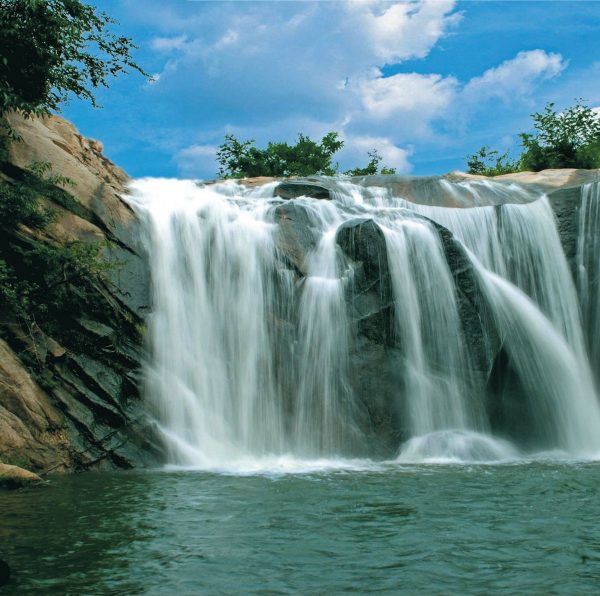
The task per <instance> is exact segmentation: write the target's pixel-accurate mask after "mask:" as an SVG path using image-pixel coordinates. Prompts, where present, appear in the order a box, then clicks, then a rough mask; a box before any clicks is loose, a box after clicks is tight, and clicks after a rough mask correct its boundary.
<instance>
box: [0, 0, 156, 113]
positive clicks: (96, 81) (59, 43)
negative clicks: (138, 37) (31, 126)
mask: <svg viewBox="0 0 600 596" xmlns="http://www.w3.org/2000/svg"><path fill="white" fill-rule="evenodd" d="M114 24H115V21H114V20H113V19H111V18H110V17H109V16H108V15H106V13H104V12H99V11H98V9H97V8H95V7H94V6H91V5H89V4H86V3H84V2H82V1H80V0H0V52H1V54H0V114H4V113H5V112H7V111H8V110H19V111H21V112H22V113H23V114H24V115H26V116H28V115H32V114H45V113H47V112H49V111H50V110H58V109H59V107H60V105H61V104H62V103H64V102H65V101H66V100H67V99H68V97H69V95H70V94H73V95H75V96H76V97H79V98H82V99H85V100H88V101H90V102H91V103H92V105H94V106H96V105H97V103H96V98H95V95H94V91H95V90H96V89H97V88H99V87H106V86H107V82H108V80H109V78H110V77H112V76H116V75H118V74H119V73H122V72H126V71H128V70H134V71H137V72H139V73H141V74H143V75H144V76H147V74H146V73H145V72H144V71H143V69H142V68H141V67H140V66H138V65H137V64H136V63H135V62H134V60H133V58H132V56H131V50H132V49H134V48H135V47H136V46H134V45H133V43H132V41H131V40H130V39H129V38H126V37H120V36H117V35H115V34H113V33H112V32H111V31H110V29H109V27H110V26H111V25H114Z"/></svg>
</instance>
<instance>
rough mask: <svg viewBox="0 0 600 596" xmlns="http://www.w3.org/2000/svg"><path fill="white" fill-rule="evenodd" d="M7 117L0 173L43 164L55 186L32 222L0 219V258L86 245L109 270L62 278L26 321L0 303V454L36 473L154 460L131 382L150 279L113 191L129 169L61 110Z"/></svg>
mask: <svg viewBox="0 0 600 596" xmlns="http://www.w3.org/2000/svg"><path fill="white" fill-rule="evenodd" d="M10 124H11V126H12V127H13V129H14V130H15V131H16V132H17V133H18V134H19V136H20V137H21V140H20V141H17V142H12V143H10V144H9V146H8V155H7V157H6V159H5V160H4V162H3V163H2V165H1V172H0V175H1V177H2V183H3V184H14V183H16V182H19V183H20V184H21V186H20V187H19V188H23V186H22V185H23V184H27V182H26V181H27V178H26V173H27V171H28V170H30V169H31V168H32V167H33V168H35V167H36V164H37V167H38V168H39V167H40V164H43V166H42V169H43V170H44V171H47V175H48V177H49V178H50V177H52V176H56V175H59V176H60V178H59V179H58V180H57V182H56V184H57V185H58V186H59V187H61V188H62V190H63V191H64V192H61V193H56V194H53V195H52V196H51V197H48V196H42V197H41V201H42V204H43V205H44V206H45V207H47V208H49V209H51V210H52V212H53V213H54V218H53V222H52V223H51V224H50V225H49V226H47V227H45V228H44V229H43V230H41V231H40V230H35V229H32V228H28V227H27V226H23V225H20V226H18V227H17V228H16V229H15V228H14V227H11V226H8V225H6V222H0V223H1V224H2V227H3V230H2V234H3V238H2V241H1V250H2V256H3V257H4V258H5V259H8V260H10V262H11V263H12V264H13V266H15V267H21V266H23V267H32V268H36V267H43V263H40V262H37V261H36V257H35V255H36V254H38V253H39V252H40V249H43V247H47V246H53V247H56V246H58V247H60V246H74V245H76V246H80V245H81V246H84V245H91V246H94V245H95V246H98V247H100V250H101V260H102V261H103V262H104V263H106V264H107V268H106V274H105V275H104V276H102V277H98V278H89V279H79V280H77V281H76V282H70V281H67V282H66V283H68V286H69V287H68V288H67V292H68V296H69V300H68V301H67V302H65V303H63V304H57V305H53V307H52V311H51V317H49V319H50V318H51V320H44V321H43V322H42V321H37V320H35V321H29V322H28V323H27V324H24V323H23V321H21V320H19V319H18V318H16V317H14V315H13V314H12V313H11V312H10V310H8V309H7V308H6V307H5V306H4V307H1V310H0V315H1V316H0V461H2V462H4V463H5V464H17V465H19V466H22V467H26V468H28V469H31V470H34V471H36V472H47V471H50V470H53V471H67V470H77V469H87V468H113V467H130V466H135V465H140V464H145V463H149V462H152V461H156V458H157V457H158V456H159V453H160V448H159V447H158V446H157V445H158V444H157V443H156V442H155V440H154V432H153V430H152V426H151V425H150V423H149V422H148V420H147V419H146V416H145V413H144V408H143V406H142V401H141V399H140V395H139V391H138V380H139V374H140V367H141V361H142V353H143V349H142V348H143V343H144V332H145V327H144V315H145V313H146V312H147V311H148V304H149V284H150V282H149V278H148V270H147V266H146V264H145V262H144V260H143V259H142V258H141V257H140V253H139V248H138V246H137V244H136V240H135V238H136V233H137V231H136V230H135V229H134V228H135V216H134V214H133V212H132V211H131V209H130V208H129V207H128V205H127V204H126V203H124V202H123V201H122V200H121V198H120V195H121V194H122V193H123V192H124V191H125V184H126V182H127V175H126V174H125V173H124V172H123V171H122V170H121V169H120V168H118V167H117V166H115V165H114V164H113V163H111V162H110V161H109V160H108V159H107V158H106V157H104V156H103V155H102V145H101V144H100V143H98V142H97V141H93V140H89V139H85V138H84V137H82V136H81V135H79V134H78V132H77V131H76V130H75V128H74V127H73V126H72V125H71V124H69V123H68V122H66V121H65V120H64V119H62V118H59V117H57V116H51V117H49V118H44V119H38V118H32V119H27V120H24V119H22V118H20V117H18V116H16V115H11V116H10ZM67 179H68V180H67ZM74 243H75V244H74ZM80 243H81V244H80Z"/></svg>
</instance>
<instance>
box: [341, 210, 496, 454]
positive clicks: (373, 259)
mask: <svg viewBox="0 0 600 596" xmlns="http://www.w3.org/2000/svg"><path fill="white" fill-rule="evenodd" d="M406 216H407V217H410V218H414V219H419V220H422V221H427V222H428V223H429V225H431V226H432V227H433V228H435V230H436V231H437V233H438V236H439V239H440V242H441V245H442V249H443V251H444V254H445V257H446V260H447V262H448V266H449V269H450V271H451V274H452V276H453V278H454V282H455V289H456V293H457V299H458V310H459V317H460V321H461V324H462V330H463V334H464V337H465V342H466V343H467V344H468V345H469V351H470V353H471V354H472V356H473V361H472V362H471V363H470V365H471V367H472V369H473V371H472V372H473V374H474V377H475V381H478V382H479V383H484V382H485V379H487V376H488V375H489V373H490V371H491V369H492V366H493V363H494V358H495V354H496V352H497V350H498V349H499V344H498V340H497V338H495V337H494V336H493V335H491V334H490V331H489V329H484V325H485V320H486V314H485V304H484V302H483V301H482V299H481V295H480V292H479V288H478V286H477V280H476V276H475V273H474V271H473V267H472V265H471V262H470V260H469V258H468V257H467V256H466V254H465V253H464V250H463V248H462V246H461V245H460V244H459V243H458V242H457V241H456V240H455V238H454V236H453V235H452V234H451V232H449V231H448V230H447V229H446V228H444V227H442V226H440V225H439V224H437V223H435V222H433V221H431V220H429V219H427V218H424V217H422V216H420V215H417V214H413V213H407V214H406ZM336 240H337V243H338V245H339V246H340V248H341V249H342V250H343V252H344V254H345V255H346V257H347V258H348V259H349V260H350V264H351V267H352V270H353V272H354V273H353V277H352V280H351V283H350V284H349V291H348V295H347V302H348V313H349V316H350V319H351V322H352V324H353V326H354V328H355V335H354V344H353V348H352V352H351V371H352V379H351V382H352V386H353V388H354V390H355V394H356V396H357V397H358V398H359V399H360V400H361V401H362V402H363V403H364V404H365V406H366V408H367V410H368V412H369V415H370V419H371V424H372V427H373V428H372V430H373V436H374V439H375V440H376V441H377V442H378V443H379V445H380V448H381V450H382V451H383V452H385V451H387V452H388V453H389V452H390V451H393V450H394V449H396V448H397V446H398V444H399V443H400V442H401V441H402V440H404V439H405V438H406V436H405V435H406V429H405V428H404V427H405V425H404V423H403V418H404V415H405V413H404V412H403V407H402V401H403V400H402V392H403V384H404V383H403V378H402V372H401V371H402V346H400V345H399V344H398V342H397V339H396V338H395V321H394V318H395V314H394V309H395V305H394V300H393V293H392V286H391V279H390V271H389V265H388V256H387V249H386V244H385V236H384V234H383V232H382V230H381V229H380V227H379V226H378V225H377V224H376V223H375V222H374V221H373V220H370V219H357V220H351V221H349V222H347V223H345V224H343V225H342V226H340V228H339V230H338V233H337V239H336ZM398 306H399V307H400V308H401V305H398Z"/></svg>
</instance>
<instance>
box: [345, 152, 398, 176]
mask: <svg viewBox="0 0 600 596" xmlns="http://www.w3.org/2000/svg"><path fill="white" fill-rule="evenodd" d="M368 155H369V157H370V158H371V159H370V161H369V163H368V164H367V165H366V166H365V167H364V168H354V169H352V170H348V171H347V172H344V173H345V174H347V175H348V176H374V175H375V174H377V173H379V174H395V173H396V168H388V167H386V166H384V167H382V168H381V170H380V171H379V172H378V169H379V164H380V163H381V160H382V159H383V158H382V157H381V155H380V154H379V152H378V151H377V149H373V151H369V152H368Z"/></svg>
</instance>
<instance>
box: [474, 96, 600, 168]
mask: <svg viewBox="0 0 600 596" xmlns="http://www.w3.org/2000/svg"><path fill="white" fill-rule="evenodd" d="M554 108H555V104H554V103H549V104H548V105H546V107H545V108H544V111H543V112H536V113H535V114H532V115H531V118H532V120H533V128H534V132H531V133H527V132H522V133H520V134H519V137H520V139H521V146H522V147H523V153H521V155H520V156H519V157H518V158H517V159H516V160H512V159H511V158H510V157H509V155H508V152H506V153H502V154H501V153H500V152H498V151H496V150H492V149H490V148H489V147H482V148H481V149H479V151H477V152H476V153H474V154H473V155H471V156H469V157H468V158H467V168H468V172H469V173H470V174H481V175H483V176H498V175H500V174H510V173H511V172H521V171H534V172H539V171H541V170H545V169H550V168H579V169H592V168H600V114H598V113H597V112H596V111H594V110H593V109H592V108H590V107H588V106H586V105H585V104H584V103H582V102H581V101H578V102H577V103H576V104H575V105H573V106H571V107H569V108H567V109H565V110H564V111H562V112H557V111H556V110H555V109H554Z"/></svg>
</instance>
